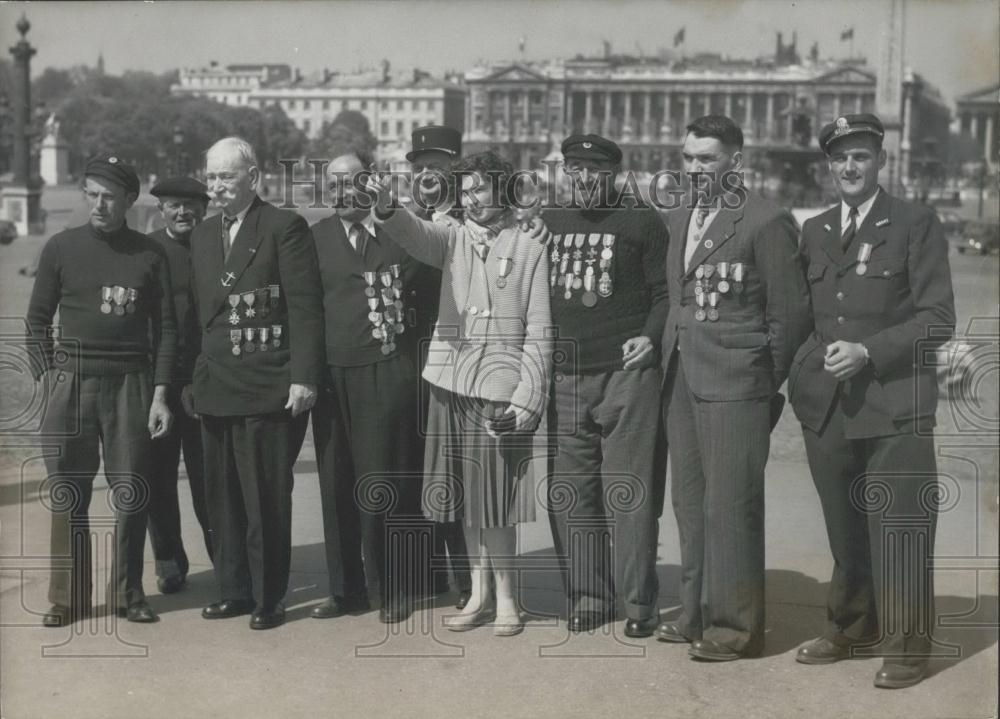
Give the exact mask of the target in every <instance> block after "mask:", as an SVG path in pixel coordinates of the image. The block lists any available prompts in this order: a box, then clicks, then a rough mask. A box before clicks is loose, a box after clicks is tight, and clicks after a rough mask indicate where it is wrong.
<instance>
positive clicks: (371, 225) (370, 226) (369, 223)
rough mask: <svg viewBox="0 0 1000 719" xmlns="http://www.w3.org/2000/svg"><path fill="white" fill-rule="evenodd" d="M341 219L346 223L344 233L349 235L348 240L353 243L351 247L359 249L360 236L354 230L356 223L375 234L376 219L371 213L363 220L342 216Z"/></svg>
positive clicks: (369, 232)
mask: <svg viewBox="0 0 1000 719" xmlns="http://www.w3.org/2000/svg"><path fill="white" fill-rule="evenodd" d="M340 221H341V223H343V225H344V234H345V235H347V241H348V242H350V243H351V247H353V248H354V250H355V251H357V249H358V238H357V237H356V236H355V235H354V233H353V232H352V230H353V229H354V225H361V226H362V227H364V228H365V229H366V230H368V234H369V235H371V236H372V237H374V236H375V220H374V219H372V216H371V214H367V215H365V218H364V219H363V220H347V219H344V218H343V217H341V218H340Z"/></svg>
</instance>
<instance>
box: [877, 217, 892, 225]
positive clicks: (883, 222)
mask: <svg viewBox="0 0 1000 719" xmlns="http://www.w3.org/2000/svg"><path fill="white" fill-rule="evenodd" d="M888 224H889V218H888V217H886V218H883V219H881V220H879V221H878V222H876V223H875V226H876V227H884V226H885V225H888Z"/></svg>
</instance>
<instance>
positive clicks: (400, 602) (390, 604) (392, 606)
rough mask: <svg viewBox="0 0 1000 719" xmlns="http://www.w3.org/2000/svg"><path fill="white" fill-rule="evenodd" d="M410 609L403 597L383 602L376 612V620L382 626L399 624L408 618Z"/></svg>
mask: <svg viewBox="0 0 1000 719" xmlns="http://www.w3.org/2000/svg"><path fill="white" fill-rule="evenodd" d="M410 614H411V609H410V604H409V602H407V601H406V598H405V597H396V598H395V599H390V600H388V601H383V602H382V606H381V607H380V608H379V610H378V620H379V621H380V622H382V623H383V624H399V623H400V622H404V621H406V619H407V618H408V617H409V616H410Z"/></svg>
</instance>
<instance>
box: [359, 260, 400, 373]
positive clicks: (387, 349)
mask: <svg viewBox="0 0 1000 719" xmlns="http://www.w3.org/2000/svg"><path fill="white" fill-rule="evenodd" d="M400 273H401V268H400V266H399V265H395V264H394V265H389V269H388V270H380V271H378V272H374V271H371V270H367V271H365V272H363V273H362V276H363V277H364V278H365V298H366V299H367V300H368V321H369V322H371V323H372V330H371V332H372V337H374V338H375V339H377V340H381V341H382V347H381V348H380V349H381V351H382V354H384V355H388V354H391V353H392V352H393V351H395V349H396V335H401V334H403V332H404V331H405V330H406V326H405V325H404V324H403V280H402V279H401V278H400ZM376 283H378V286H377V287H376Z"/></svg>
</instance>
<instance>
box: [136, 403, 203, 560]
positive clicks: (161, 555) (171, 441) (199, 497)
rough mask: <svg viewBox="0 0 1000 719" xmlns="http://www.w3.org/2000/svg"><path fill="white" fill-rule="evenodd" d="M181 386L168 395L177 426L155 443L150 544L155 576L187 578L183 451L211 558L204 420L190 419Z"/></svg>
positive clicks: (196, 509) (198, 516)
mask: <svg viewBox="0 0 1000 719" xmlns="http://www.w3.org/2000/svg"><path fill="white" fill-rule="evenodd" d="M180 389H181V388H180V387H171V388H170V391H169V392H168V394H167V399H168V404H169V406H170V411H171V412H173V414H174V426H173V428H172V429H171V430H170V434H169V435H167V436H166V437H163V438H161V439H155V440H153V443H152V444H153V462H152V480H151V486H150V490H151V491H152V494H151V496H150V500H149V542H150V544H151V545H152V547H153V557H155V558H156V576H157V577H171V576H178V575H180V576H184V575H186V574H187V573H188V558H187V553H186V552H185V551H184V542H183V540H182V539H181V510H180V505H179V504H178V501H177V468H178V464H179V462H180V458H181V447H183V448H184V468H185V469H186V470H187V476H188V484H190V485H191V503H192V504H193V505H194V514H195V516H196V517H197V518H198V524H200V525H201V531H202V534H203V535H204V538H205V550H206V551H207V552H208V556H209V557H211V556H212V539H211V535H210V534H209V530H208V507H207V506H206V504H205V503H206V500H205V465H204V456H203V452H202V449H201V420H200V419H195V418H193V417H189V416H188V414H187V413H186V412H185V411H184V408H183V407H182V406H181V402H180Z"/></svg>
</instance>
